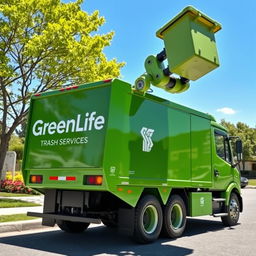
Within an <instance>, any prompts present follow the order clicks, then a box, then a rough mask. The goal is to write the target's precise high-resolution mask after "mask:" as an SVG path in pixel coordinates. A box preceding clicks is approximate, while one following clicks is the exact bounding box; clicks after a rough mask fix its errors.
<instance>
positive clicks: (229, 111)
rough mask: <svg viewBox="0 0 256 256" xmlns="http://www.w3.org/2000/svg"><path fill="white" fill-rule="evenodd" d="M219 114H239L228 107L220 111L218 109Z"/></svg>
mask: <svg viewBox="0 0 256 256" xmlns="http://www.w3.org/2000/svg"><path fill="white" fill-rule="evenodd" d="M217 112H221V113H223V114H225V115H234V114H236V113H237V112H236V111H235V110H234V109H232V108H227V107H224V108H219V109H217Z"/></svg>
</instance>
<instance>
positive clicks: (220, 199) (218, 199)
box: [212, 198, 226, 202]
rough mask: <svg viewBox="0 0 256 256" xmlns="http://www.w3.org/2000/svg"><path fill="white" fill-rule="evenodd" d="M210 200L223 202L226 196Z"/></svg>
mask: <svg viewBox="0 0 256 256" xmlns="http://www.w3.org/2000/svg"><path fill="white" fill-rule="evenodd" d="M212 201H213V202H225V201H226V198H213V199H212Z"/></svg>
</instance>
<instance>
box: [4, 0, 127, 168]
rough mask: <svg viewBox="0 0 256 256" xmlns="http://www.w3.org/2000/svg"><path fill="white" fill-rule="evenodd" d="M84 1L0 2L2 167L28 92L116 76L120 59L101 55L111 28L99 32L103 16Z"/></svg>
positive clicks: (25, 111) (24, 106) (21, 0)
mask: <svg viewBox="0 0 256 256" xmlns="http://www.w3.org/2000/svg"><path fill="white" fill-rule="evenodd" d="M82 2H83V1H82V0H77V1H76V2H71V3H62V2H61V0H0V120H2V121H1V122H0V151H1V155H0V171H1V169H2V164H3V160H4V157H5V152H6V150H7V148H8V142H9V140H10V137H11V134H12V133H13V132H14V131H15V129H16V128H17V127H18V126H19V125H20V124H22V123H23V122H24V119H25V118H26V115H27V113H28V105H27V103H28V101H29V99H30V96H31V94H33V93H38V92H43V91H46V90H48V89H52V88H56V87H58V86H61V85H63V84H65V83H86V82H91V81H96V80H103V79H108V78H111V77H118V76H119V75H120V68H121V67H122V66H123V63H118V62H117V60H116V59H112V60H108V59H107V58H106V56H105V54H104V53H103V50H104V48H105V47H106V46H109V45H110V42H111V40H112V38H113V32H110V33H106V34H99V33H98V32H97V31H98V29H99V28H100V26H102V25H103V23H104V18H103V17H99V13H98V12H97V11H95V12H93V13H92V14H91V15H89V14H88V13H86V12H85V11H83V10H81V4H82Z"/></svg>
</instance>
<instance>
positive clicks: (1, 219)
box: [0, 214, 37, 223]
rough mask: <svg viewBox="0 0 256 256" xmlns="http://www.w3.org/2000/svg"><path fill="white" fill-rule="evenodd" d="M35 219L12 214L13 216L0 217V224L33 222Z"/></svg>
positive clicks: (24, 215)
mask: <svg viewBox="0 0 256 256" xmlns="http://www.w3.org/2000/svg"><path fill="white" fill-rule="evenodd" d="M33 219H37V217H31V216H27V215H26V214H13V215H2V216H0V223H2V222H8V221H18V220H33Z"/></svg>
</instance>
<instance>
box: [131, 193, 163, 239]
mask: <svg viewBox="0 0 256 256" xmlns="http://www.w3.org/2000/svg"><path fill="white" fill-rule="evenodd" d="M162 223H163V214H162V208H161V205H160V203H159V201H158V200H157V199H156V197H154V196H152V195H146V196H144V197H142V198H141V199H140V201H139V202H138V204H137V206H136V208H135V217H134V233H133V239H134V240H135V241H136V242H138V243H143V244H145V243H151V242H153V241H155V240H156V239H157V238H158V237H159V234H160V232H161V228H162Z"/></svg>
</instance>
